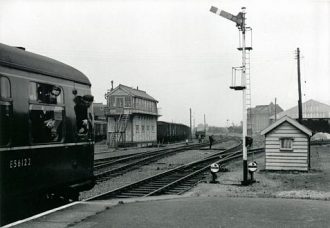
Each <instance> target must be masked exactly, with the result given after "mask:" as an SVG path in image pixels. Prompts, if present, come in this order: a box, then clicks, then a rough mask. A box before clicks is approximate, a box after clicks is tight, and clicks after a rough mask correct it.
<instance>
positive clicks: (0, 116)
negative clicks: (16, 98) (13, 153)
mask: <svg viewBox="0 0 330 228" xmlns="http://www.w3.org/2000/svg"><path fill="white" fill-rule="evenodd" d="M11 119H12V100H11V88H10V82H9V80H8V78H6V77H1V76H0V146H6V145H8V144H9V141H10V132H11Z"/></svg>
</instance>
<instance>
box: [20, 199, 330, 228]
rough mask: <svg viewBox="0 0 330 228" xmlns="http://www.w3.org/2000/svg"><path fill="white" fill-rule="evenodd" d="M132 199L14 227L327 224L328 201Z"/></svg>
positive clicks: (68, 211) (85, 207)
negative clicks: (138, 200)
mask: <svg viewBox="0 0 330 228" xmlns="http://www.w3.org/2000/svg"><path fill="white" fill-rule="evenodd" d="M132 201H134V199H130V200H129V201H127V202H123V203H118V201H96V202H92V203H81V204H77V205H74V206H73V207H71V208H66V209H64V210H62V211H58V212H56V213H53V214H50V215H46V216H43V217H40V218H37V219H35V220H33V221H30V222H26V223H24V224H20V225H18V226H17V227H29V228H30V227H31V228H32V227H33V228H34V227H46V228H47V227H97V228H99V227H134V228H136V227H190V228H191V227H329V224H330V216H329V215H330V202H329V201H320V200H297V199H274V198H271V199H267V198H227V197H195V198H192V197H174V198H170V197H169V198H166V197H161V198H151V200H149V199H144V201H140V202H132Z"/></svg>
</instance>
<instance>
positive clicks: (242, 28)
mask: <svg viewBox="0 0 330 228" xmlns="http://www.w3.org/2000/svg"><path fill="white" fill-rule="evenodd" d="M210 11H211V12H212V13H215V14H217V15H219V16H222V17H224V18H226V19H228V20H230V21H232V22H235V23H236V27H237V28H238V30H239V32H240V47H239V48H238V50H239V51H242V66H239V67H233V68H232V85H231V86H230V88H231V89H234V90H242V91H243V136H242V138H243V181H242V184H243V185H247V184H249V183H250V182H249V181H248V165H247V145H246V139H247V128H248V126H247V109H248V108H250V110H251V88H250V52H249V51H250V50H252V45H250V46H247V45H246V33H247V32H250V34H251V41H252V29H251V28H250V27H246V18H245V14H246V13H245V7H242V11H241V12H239V13H238V14H237V15H236V16H235V15H233V14H231V13H228V12H226V11H224V10H220V9H218V8H217V7H214V6H212V7H211V9H210ZM241 38H242V39H241ZM237 72H239V73H240V74H241V75H240V76H241V77H240V83H237V77H236V76H237ZM250 129H251V132H252V126H251V128H250Z"/></svg>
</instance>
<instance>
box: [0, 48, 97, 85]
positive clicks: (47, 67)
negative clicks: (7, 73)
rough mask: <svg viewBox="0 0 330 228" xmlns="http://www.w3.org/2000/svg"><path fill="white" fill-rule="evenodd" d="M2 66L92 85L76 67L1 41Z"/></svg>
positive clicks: (0, 64)
mask: <svg viewBox="0 0 330 228" xmlns="http://www.w3.org/2000/svg"><path fill="white" fill-rule="evenodd" d="M0 66H4V67H11V68H15V69H19V70H24V71H29V72H32V73H37V74H44V75H48V76H52V77H56V78H61V79H66V80H70V81H74V82H78V83H82V84H86V85H91V83H90V81H89V79H88V78H87V77H86V76H85V75H84V74H83V73H81V72H80V71H78V70H76V69H75V68H73V67H71V66H69V65H66V64H64V63H61V62H59V61H56V60H54V59H51V58H48V57H45V56H42V55H38V54H34V53H32V52H28V51H25V50H22V49H19V48H17V47H11V46H8V45H5V44H1V43H0Z"/></svg>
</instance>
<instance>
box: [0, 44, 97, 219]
mask: <svg viewBox="0 0 330 228" xmlns="http://www.w3.org/2000/svg"><path fill="white" fill-rule="evenodd" d="M92 103H93V96H92V95H91V83H90V81H89V79H88V78H87V77H86V76H85V75H84V74H83V73H81V72H80V71H78V70H76V69H74V68H73V67H71V66H68V65H66V64H64V63H61V62H58V61H56V60H53V59H51V58H48V57H45V56H41V55H37V54H34V53H31V52H28V51H25V50H22V49H21V48H16V47H11V46H7V45H4V44H0V203H1V205H0V214H1V218H0V222H1V224H4V223H6V222H8V221H7V218H8V217H10V214H14V213H17V212H18V210H19V208H20V204H21V205H23V204H24V202H27V199H28V198H33V197H35V198H36V199H37V198H38V197H41V196H45V195H50V194H52V195H59V196H61V197H67V198H70V199H72V200H76V199H78V197H79V192H80V191H83V190H88V189H91V188H92V187H93V186H94V182H95V181H94V176H93V161H94V133H93V113H92ZM23 206H24V205H23Z"/></svg>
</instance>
